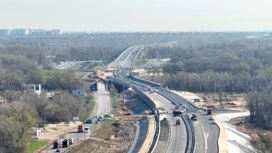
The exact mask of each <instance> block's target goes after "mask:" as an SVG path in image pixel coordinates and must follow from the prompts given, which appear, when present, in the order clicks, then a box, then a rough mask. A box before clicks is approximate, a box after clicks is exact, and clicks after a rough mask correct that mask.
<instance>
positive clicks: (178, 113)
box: [173, 110, 183, 116]
mask: <svg viewBox="0 0 272 153" xmlns="http://www.w3.org/2000/svg"><path fill="white" fill-rule="evenodd" d="M180 114H183V112H182V111H181V110H173V115H174V116H178V115H180Z"/></svg>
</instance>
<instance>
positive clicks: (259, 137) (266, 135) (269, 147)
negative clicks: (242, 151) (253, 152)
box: [229, 117, 272, 153]
mask: <svg viewBox="0 0 272 153" xmlns="http://www.w3.org/2000/svg"><path fill="white" fill-rule="evenodd" d="M229 123H230V124H232V125H234V126H235V127H236V129H237V130H238V131H240V132H242V133H245V134H247V135H249V136H250V137H251V139H252V140H251V141H250V143H251V144H252V145H253V146H254V148H256V149H258V150H259V151H260V152H263V153H271V152H272V131H268V130H263V129H259V128H256V127H255V126H254V125H253V124H251V123H250V122H249V118H248V117H237V118H233V119H231V120H230V121H229Z"/></svg>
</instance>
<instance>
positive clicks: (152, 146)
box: [148, 109, 161, 153]
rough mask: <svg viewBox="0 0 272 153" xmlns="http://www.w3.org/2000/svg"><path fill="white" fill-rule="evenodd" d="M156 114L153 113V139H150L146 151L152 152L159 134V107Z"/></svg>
mask: <svg viewBox="0 0 272 153" xmlns="http://www.w3.org/2000/svg"><path fill="white" fill-rule="evenodd" d="M156 114H157V115H155V124H156V125H155V126H156V127H155V134H154V137H153V141H152V144H151V145H150V148H149V150H148V153H152V152H153V151H154V150H155V148H156V145H157V143H158V141H159V136H160V132H161V124H160V113H159V109H157V113H156Z"/></svg>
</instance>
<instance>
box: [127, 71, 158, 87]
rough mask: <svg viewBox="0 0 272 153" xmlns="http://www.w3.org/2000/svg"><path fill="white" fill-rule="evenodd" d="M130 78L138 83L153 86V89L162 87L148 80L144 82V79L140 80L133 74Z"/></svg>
mask: <svg viewBox="0 0 272 153" xmlns="http://www.w3.org/2000/svg"><path fill="white" fill-rule="evenodd" d="M129 77H130V78H131V79H132V80H134V81H138V82H141V83H144V84H147V85H150V86H152V87H160V86H161V85H160V84H159V83H156V82H152V81H148V80H144V79H140V78H137V77H134V76H133V75H132V74H131V73H129Z"/></svg>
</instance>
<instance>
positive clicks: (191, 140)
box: [181, 114, 195, 153]
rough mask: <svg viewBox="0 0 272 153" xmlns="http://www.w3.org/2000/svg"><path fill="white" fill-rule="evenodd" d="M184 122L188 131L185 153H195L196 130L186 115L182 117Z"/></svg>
mask: <svg viewBox="0 0 272 153" xmlns="http://www.w3.org/2000/svg"><path fill="white" fill-rule="evenodd" d="M181 118H182V120H183V121H184V124H185V127H186V131H187V142H186V148H185V153H194V152H195V128H194V126H193V123H192V121H191V119H190V117H189V116H188V115H187V114H186V115H182V116H181Z"/></svg>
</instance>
